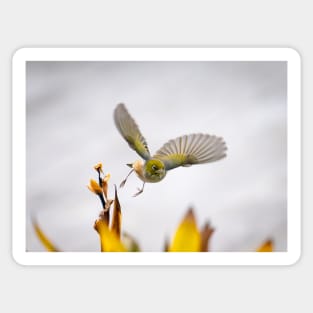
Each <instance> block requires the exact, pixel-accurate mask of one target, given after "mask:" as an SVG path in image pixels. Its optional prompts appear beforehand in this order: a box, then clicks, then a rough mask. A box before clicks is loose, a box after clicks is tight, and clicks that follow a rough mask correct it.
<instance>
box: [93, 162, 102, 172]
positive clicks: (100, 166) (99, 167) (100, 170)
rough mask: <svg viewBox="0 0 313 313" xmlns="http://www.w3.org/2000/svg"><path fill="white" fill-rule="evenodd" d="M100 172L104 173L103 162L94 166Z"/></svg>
mask: <svg viewBox="0 0 313 313" xmlns="http://www.w3.org/2000/svg"><path fill="white" fill-rule="evenodd" d="M93 168H94V169H95V170H96V171H97V172H98V173H99V172H101V173H102V174H103V171H102V163H101V162H99V163H97V164H96V165H95V166H94V167H93Z"/></svg>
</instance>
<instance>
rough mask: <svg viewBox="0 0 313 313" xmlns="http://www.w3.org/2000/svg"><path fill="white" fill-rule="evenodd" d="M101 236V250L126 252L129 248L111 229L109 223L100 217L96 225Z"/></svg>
mask: <svg viewBox="0 0 313 313" xmlns="http://www.w3.org/2000/svg"><path fill="white" fill-rule="evenodd" d="M94 228H95V230H96V231H97V232H98V234H99V236H100V243H101V252H126V251H127V249H126V248H125V246H124V245H123V243H122V242H121V241H120V239H119V237H118V236H117V234H116V233H115V232H114V231H110V229H109V227H108V225H107V223H106V222H105V221H103V220H102V219H98V220H96V222H95V225H94Z"/></svg>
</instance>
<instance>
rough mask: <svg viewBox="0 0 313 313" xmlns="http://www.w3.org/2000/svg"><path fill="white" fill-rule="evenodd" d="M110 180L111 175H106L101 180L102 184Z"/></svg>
mask: <svg viewBox="0 0 313 313" xmlns="http://www.w3.org/2000/svg"><path fill="white" fill-rule="evenodd" d="M110 178H111V174H110V173H107V174H106V175H105V176H104V178H103V179H102V181H103V182H108V181H109V179H110Z"/></svg>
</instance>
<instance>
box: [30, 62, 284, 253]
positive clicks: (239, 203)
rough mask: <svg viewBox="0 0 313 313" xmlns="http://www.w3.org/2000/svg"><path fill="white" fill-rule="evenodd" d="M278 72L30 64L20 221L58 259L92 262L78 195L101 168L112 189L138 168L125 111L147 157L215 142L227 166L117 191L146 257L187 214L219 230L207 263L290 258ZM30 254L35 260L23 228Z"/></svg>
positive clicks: (92, 208)
mask: <svg viewBox="0 0 313 313" xmlns="http://www.w3.org/2000/svg"><path fill="white" fill-rule="evenodd" d="M286 96H287V68H286V63H285V62H28V64H27V214H28V216H30V215H31V214H35V215H36V216H37V218H38V221H39V223H40V225H41V226H42V228H43V229H44V230H45V231H46V233H47V234H48V235H49V237H50V238H51V239H52V240H53V241H54V242H55V243H56V244H57V245H58V246H59V247H60V248H61V249H63V250H64V251H98V250H99V241H98V237H97V234H96V232H95V231H94V229H93V222H94V220H95V219H96V218H97V215H98V213H99V210H100V203H99V201H98V199H97V198H96V197H95V196H94V195H93V194H91V193H90V192H89V191H88V190H87V188H86V185H87V184H88V182H89V179H90V178H96V172H95V171H94V170H93V168H92V167H93V165H94V164H95V163H98V162H102V163H103V165H104V171H105V172H110V173H111V175H112V178H111V181H110V182H111V186H112V187H111V193H112V194H113V184H114V183H115V184H117V185H119V183H120V182H121V181H122V179H123V178H124V177H125V176H126V174H127V173H128V171H129V168H128V167H127V166H126V165H125V164H126V163H130V162H132V161H134V160H136V159H138V158H139V157H138V156H137V155H136V153H135V152H134V151H133V150H131V149H130V148H129V147H128V145H127V143H126V142H125V141H124V139H123V138H122V137H121V136H120V134H119V133H118V131H117V129H116V128H115V125H114V122H113V117H112V115H113V110H114V108H115V106H116V105H117V104H118V103H119V102H124V103H125V104H126V107H127V108H128V110H129V112H130V113H131V115H132V116H133V117H134V118H135V120H136V122H137V124H138V125H139V127H140V129H141V131H142V133H143V135H144V136H145V138H146V139H147V141H148V144H149V148H150V151H151V152H152V153H154V152H155V151H156V150H157V149H158V148H160V147H161V146H162V145H163V144H164V143H165V142H166V141H167V140H169V139H172V138H175V137H177V136H179V135H183V134H189V133H194V132H203V133H209V134H215V135H218V136H222V137H224V139H225V141H226V143H227V146H228V155H227V158H226V159H223V160H221V161H218V162H216V163H211V164H204V165H196V166H192V167H190V168H178V169H175V170H173V171H170V172H169V173H168V175H167V176H166V177H165V179H164V180H163V181H161V182H160V183H157V184H147V185H146V187H145V191H144V193H143V194H142V195H140V196H139V197H137V198H133V197H132V195H133V194H134V193H135V192H136V188H137V187H141V185H142V183H141V181H140V180H139V179H138V178H137V177H135V175H133V176H131V177H130V179H129V180H128V182H127V184H126V186H125V187H124V188H123V189H120V190H119V197H120V202H121V205H122V212H123V229H124V230H125V231H127V232H128V233H130V234H132V235H134V236H135V237H136V238H137V239H138V241H139V243H140V245H141V247H142V249H143V250H144V251H161V250H162V248H163V245H164V240H165V238H168V237H170V236H172V235H173V233H174V231H175V229H176V227H177V224H178V223H179V222H180V220H181V218H182V216H183V215H184V213H185V212H186V210H187V209H188V207H189V206H190V205H192V206H193V207H194V209H195V212H196V217H197V221H198V223H199V225H203V223H204V222H205V221H206V220H210V221H211V224H212V225H213V226H214V228H215V229H216V232H215V233H214V235H213V237H212V242H211V248H212V250H213V251H253V250H254V249H255V248H257V246H258V245H259V244H260V243H261V242H262V241H264V240H265V239H267V238H269V237H271V238H273V239H274V241H275V244H276V248H277V250H286V247H287V233H286V231H287V190H286V185H287V159H286V156H287V153H286V149H287V124H286V114H287V99H286ZM27 226H28V227H27V249H28V250H29V251H43V250H44V249H43V247H42V245H41V244H40V242H39V241H38V239H37V238H36V236H35V234H34V232H33V230H32V228H31V226H30V223H29V219H28V225H27Z"/></svg>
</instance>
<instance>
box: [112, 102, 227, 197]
mask: <svg viewBox="0 0 313 313" xmlns="http://www.w3.org/2000/svg"><path fill="white" fill-rule="evenodd" d="M113 115H114V122H115V125H116V128H117V129H118V131H119V133H120V134H121V135H122V137H123V138H124V139H125V140H126V142H127V143H128V145H129V146H130V148H132V149H133V150H135V151H136V152H137V154H138V155H139V156H140V157H141V158H142V159H139V160H136V161H134V162H133V163H128V164H127V166H129V167H130V168H131V171H130V172H129V173H128V175H127V176H126V178H125V179H124V180H123V181H122V182H121V184H120V188H121V187H123V186H124V185H125V183H126V181H127V179H128V177H129V176H130V174H131V173H133V172H135V173H136V174H137V176H138V177H139V178H140V179H141V180H142V181H143V185H142V188H141V189H140V188H138V192H137V193H135V194H134V197H135V196H138V195H139V194H141V193H142V192H143V190H144V187H145V183H157V182H160V181H161V180H162V179H164V177H165V176H166V174H167V172H168V171H169V170H172V169H174V168H177V167H179V166H183V167H188V166H192V165H195V164H203V163H210V162H214V161H218V160H221V159H223V158H225V157H226V150H227V147H226V143H225V141H224V139H223V138H222V137H218V136H215V135H209V134H203V133H192V134H189V135H183V136H180V137H177V138H175V139H171V140H169V141H168V142H166V143H165V144H164V145H163V146H162V147H161V148H160V149H159V150H157V152H156V153H155V154H154V155H151V154H150V151H149V148H148V144H147V141H146V139H145V138H144V136H143V135H142V133H141V132H140V130H139V127H138V125H137V123H136V122H135V120H134V118H133V117H132V116H131V115H130V113H129V112H128V110H127V108H126V106H125V104H124V103H119V104H118V105H117V106H116V108H115V110H114V114H113Z"/></svg>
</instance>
